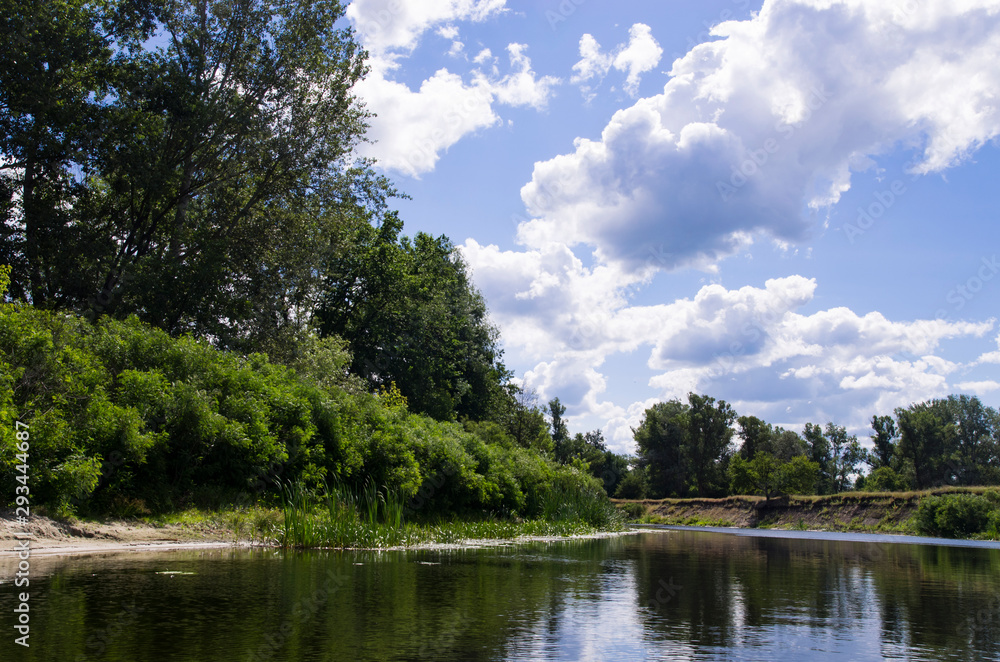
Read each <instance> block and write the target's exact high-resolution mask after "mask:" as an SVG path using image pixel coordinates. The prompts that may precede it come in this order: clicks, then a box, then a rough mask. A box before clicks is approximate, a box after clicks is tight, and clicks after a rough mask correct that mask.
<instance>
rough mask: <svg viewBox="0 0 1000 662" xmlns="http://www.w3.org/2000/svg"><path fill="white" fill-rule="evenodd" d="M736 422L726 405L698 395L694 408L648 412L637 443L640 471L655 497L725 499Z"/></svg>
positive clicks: (660, 407) (663, 406)
mask: <svg viewBox="0 0 1000 662" xmlns="http://www.w3.org/2000/svg"><path fill="white" fill-rule="evenodd" d="M735 420H736V413H735V412H734V411H733V410H732V408H731V407H730V406H729V405H728V404H727V403H726V402H725V401H721V400H720V401H719V402H718V403H716V401H715V399H713V398H710V397H707V396H701V395H696V394H694V393H691V394H689V395H688V404H683V403H681V402H680V401H678V400H671V401H670V402H661V403H657V404H655V405H653V406H652V407H650V408H649V409H647V410H646V412H645V414H644V415H643V420H642V422H641V423H640V424H639V427H638V428H637V429H636V430H635V441H636V445H637V447H638V455H639V461H638V465H639V467H640V468H643V469H645V470H646V471H647V476H648V479H649V486H650V490H651V492H652V494H654V495H658V496H688V495H691V494H697V495H698V496H717V495H721V494H724V493H725V491H726V482H727V481H726V467H727V466H728V463H729V458H730V457H731V455H732V452H733V450H732V448H731V445H730V442H731V440H732V436H733V431H732V428H731V427H730V426H731V425H732V423H733V422H734V421H735Z"/></svg>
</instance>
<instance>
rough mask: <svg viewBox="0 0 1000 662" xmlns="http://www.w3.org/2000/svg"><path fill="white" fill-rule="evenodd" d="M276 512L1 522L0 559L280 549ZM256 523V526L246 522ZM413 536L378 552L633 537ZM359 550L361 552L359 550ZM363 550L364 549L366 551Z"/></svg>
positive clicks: (468, 526) (576, 529) (530, 531)
mask: <svg viewBox="0 0 1000 662" xmlns="http://www.w3.org/2000/svg"><path fill="white" fill-rule="evenodd" d="M279 515H280V511H267V510H261V511H260V512H258V513H257V514H256V517H253V516H251V517H240V516H235V515H234V514H233V513H201V512H193V511H192V512H187V513H179V514H176V515H174V516H173V517H171V518H170V519H169V520H161V521H158V522H148V521H142V520H128V521H120V520H108V521H84V520H56V519H52V518H49V517H45V516H38V515H35V516H32V517H31V518H30V519H29V520H28V523H27V524H25V525H21V524H18V523H17V522H16V521H15V520H14V519H13V518H12V517H9V516H0V559H4V558H9V557H12V556H15V555H16V551H15V550H16V547H17V541H18V540H19V539H21V536H19V534H22V533H28V534H30V537H29V538H28V539H30V540H31V554H32V556H66V555H75V554H96V553H108V552H126V551H136V552H150V551H167V550H182V549H215V548H225V547H251V546H252V547H279V545H278V544H277V542H276V541H274V540H268V539H267V537H266V535H264V534H262V532H261V528H262V525H263V524H265V523H266V522H268V521H275V520H276V519H277V517H278V516H279ZM250 520H255V521H250ZM408 528H409V530H410V531H411V532H412V531H413V530H414V529H416V531H417V532H418V533H417V534H415V535H409V536H407V539H408V540H410V541H412V542H409V543H408V544H402V545H388V546H382V547H378V549H383V550H393V549H444V548H459V547H485V546H495V545H504V544H512V543H519V542H557V541H560V540H580V539H590V538H602V537H607V536H615V535H624V534H630V533H634V531H631V530H609V531H601V530H594V529H593V528H592V527H586V526H582V525H579V524H572V523H559V524H556V523H540V522H499V521H492V522H491V521H486V522H465V521H455V522H450V523H448V522H446V523H443V524H437V525H434V526H424V527H414V526H413V525H408ZM359 549H361V548H359ZM365 549H367V548H365Z"/></svg>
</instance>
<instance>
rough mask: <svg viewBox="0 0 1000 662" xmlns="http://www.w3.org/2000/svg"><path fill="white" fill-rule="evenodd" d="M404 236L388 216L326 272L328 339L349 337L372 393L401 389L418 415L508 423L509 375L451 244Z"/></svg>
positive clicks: (338, 254)
mask: <svg viewBox="0 0 1000 662" xmlns="http://www.w3.org/2000/svg"><path fill="white" fill-rule="evenodd" d="M400 229H401V224H400V223H399V221H398V219H396V218H395V217H394V216H392V215H389V216H387V217H386V218H384V220H383V221H382V224H381V225H380V226H378V227H375V226H373V225H371V224H369V223H368V222H367V221H365V220H362V221H360V222H358V223H356V224H354V226H353V229H351V230H349V231H347V232H346V234H347V235H348V236H346V237H344V238H342V247H340V248H338V249H337V250H336V251H335V252H334V253H333V254H332V255H331V256H330V259H329V260H328V262H327V264H326V277H325V284H324V286H323V296H322V298H321V301H320V303H319V306H318V309H317V312H316V315H315V320H316V324H317V326H318V328H319V330H320V332H321V334H323V335H324V336H329V335H336V336H340V337H342V338H344V339H345V340H346V341H347V342H348V344H349V346H350V348H351V351H352V353H353V355H354V359H353V362H352V371H353V372H355V373H356V374H358V375H360V376H361V377H363V378H364V379H365V380H366V381H367V382H368V383H369V384H370V385H371V387H372V388H373V389H376V388H378V387H379V386H381V385H383V384H388V383H389V382H395V383H396V385H397V386H398V387H399V389H400V391H402V393H403V395H405V396H406V398H407V400H408V401H409V403H410V408H411V409H412V410H413V411H417V412H421V413H426V414H428V415H430V416H433V417H434V418H437V419H439V420H447V419H454V418H462V417H468V418H472V419H474V420H492V421H495V422H502V421H503V420H504V418H505V417H506V416H509V415H510V412H511V409H512V408H514V407H515V404H514V403H512V402H511V398H512V397H513V396H512V394H511V392H510V390H509V384H508V382H509V378H510V376H511V373H510V372H509V371H508V370H507V368H506V367H505V366H504V365H503V362H502V350H501V349H500V347H499V331H498V330H497V329H496V327H495V326H493V325H492V324H491V323H490V321H489V315H488V311H487V308H486V302H485V300H484V299H483V297H482V295H481V294H480V293H479V292H478V291H477V290H476V289H475V287H474V286H473V284H472V282H471V280H470V278H469V275H468V270H467V267H466V265H465V263H464V261H463V260H462V259H461V256H460V255H459V253H458V252H457V251H456V249H455V246H454V245H453V244H452V243H451V241H450V240H449V239H448V238H447V237H444V236H441V237H431V236H430V235H427V234H424V233H418V234H417V235H416V236H415V237H414V238H413V239H412V240H410V239H409V238H407V237H399V230H400Z"/></svg>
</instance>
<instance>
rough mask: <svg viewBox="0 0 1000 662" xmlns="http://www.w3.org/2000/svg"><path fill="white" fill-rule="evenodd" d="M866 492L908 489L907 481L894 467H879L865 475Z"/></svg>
mask: <svg viewBox="0 0 1000 662" xmlns="http://www.w3.org/2000/svg"><path fill="white" fill-rule="evenodd" d="M864 489H865V491H866V492H898V491H900V490H904V489H906V481H905V480H903V478H902V476H900V475H899V474H898V473H896V471H895V469H893V468H892V467H879V468H878V469H876V470H875V471H873V472H871V473H870V474H869V475H868V476H866V477H865V484H864Z"/></svg>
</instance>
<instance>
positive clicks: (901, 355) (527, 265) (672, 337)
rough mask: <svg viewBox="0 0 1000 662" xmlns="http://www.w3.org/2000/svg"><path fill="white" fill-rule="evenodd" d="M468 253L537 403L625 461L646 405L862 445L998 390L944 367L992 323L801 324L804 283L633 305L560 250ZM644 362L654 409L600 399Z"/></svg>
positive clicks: (711, 289) (794, 280)
mask: <svg viewBox="0 0 1000 662" xmlns="http://www.w3.org/2000/svg"><path fill="white" fill-rule="evenodd" d="M463 253H464V254H465V257H466V258H467V259H468V261H469V263H470V264H471V265H473V267H474V276H475V280H476V283H477V284H478V285H479V286H480V287H481V288H482V289H483V291H484V293H485V294H486V295H487V298H488V299H489V301H490V305H491V310H492V312H493V314H494V315H495V316H496V318H497V319H498V320H499V321H500V322H501V324H502V325H503V332H504V333H503V335H504V339H505V342H506V344H507V347H508V349H509V350H511V351H513V352H514V353H516V354H517V355H518V357H519V358H520V359H521V360H524V361H528V362H531V361H534V362H536V363H535V367H534V368H533V369H531V370H529V371H527V372H526V374H525V380H526V381H527V382H528V383H529V385H530V386H532V387H533V388H535V389H537V390H538V392H539V394H540V395H541V396H542V397H543V399H548V398H551V397H553V396H559V397H560V399H561V400H563V401H564V403H565V404H566V405H567V406H568V413H569V415H570V420H571V421H573V420H577V421H586V422H587V424H588V425H597V426H601V427H604V428H605V432H606V433H607V436H608V437H609V439H610V440H611V441H612V443H613V445H614V447H616V448H618V449H621V450H631V448H632V444H631V429H630V427H632V426H635V425H637V424H638V422H639V420H640V418H641V416H642V412H643V410H644V409H645V408H646V407H647V406H649V404H651V403H652V402H655V401H657V400H662V399H669V398H682V399H683V398H684V397H685V396H686V394H687V393H688V392H690V391H695V392H701V393H710V394H712V395H714V396H716V397H719V398H723V399H726V400H728V401H730V402H732V403H733V404H734V405H735V406H736V408H737V410H738V411H740V412H741V413H753V414H755V415H758V416H761V417H764V418H765V419H766V420H768V421H771V422H773V423H775V424H779V425H786V426H797V425H801V423H803V422H805V421H806V420H812V421H813V422H817V423H826V422H827V421H830V420H834V421H837V422H838V423H841V424H845V425H848V426H849V427H852V428H854V429H855V430H856V431H862V432H863V428H864V425H865V421H866V420H868V418H870V417H871V416H872V415H873V414H876V413H878V414H884V413H891V412H892V410H893V409H894V408H895V407H898V406H903V405H907V404H910V403H912V402H918V401H922V400H925V399H928V398H933V397H942V396H945V395H947V394H948V393H950V392H953V391H954V390H956V389H959V390H967V391H972V392H987V391H989V390H991V389H992V388H993V384H992V383H990V382H988V381H982V382H973V381H968V380H962V379H960V378H961V376H962V375H963V374H965V372H966V370H967V369H968V368H970V367H971V366H973V365H975V362H973V363H972V364H969V365H963V364H960V363H956V362H953V361H950V360H948V359H946V358H943V356H942V355H941V350H942V343H944V342H945V341H948V340H950V339H955V338H982V337H984V336H985V334H987V333H989V332H990V331H991V330H992V329H994V327H995V322H994V321H993V320H989V321H985V322H965V321H954V322H953V321H945V320H939V319H930V320H913V321H894V320H890V319H887V318H886V317H885V316H883V315H882V314H880V313H878V312H868V313H866V314H858V313H855V312H854V311H852V310H850V309H847V308H843V307H837V308H830V309H826V310H818V311H815V312H812V313H809V314H804V313H802V312H801V311H802V310H803V309H806V308H808V307H809V306H810V305H811V304H812V303H813V302H814V300H815V294H816V289H817V287H818V284H817V282H816V281H815V280H814V279H807V278H804V277H802V276H789V277H785V278H776V279H772V280H768V281H767V282H766V283H765V285H764V286H763V287H751V286H746V287H741V288H738V289H727V288H725V287H723V286H722V285H718V284H709V285H705V286H702V287H701V288H700V289H699V290H698V291H697V293H695V295H694V296H693V297H691V298H682V299H677V300H674V301H672V302H671V303H664V304H660V305H645V306H640V305H632V304H630V303H629V301H628V299H627V297H626V296H625V295H624V293H623V291H622V289H621V286H622V284H625V283H629V282H630V276H629V275H628V274H625V273H622V272H619V271H617V270H616V269H615V268H614V267H613V266H607V265H597V266H593V267H589V268H588V267H585V266H584V265H583V263H582V262H581V261H580V260H579V259H578V258H577V257H576V256H574V255H573V253H572V251H570V250H569V249H568V248H567V247H565V246H561V245H558V244H550V245H549V246H547V247H546V248H545V249H542V250H538V251H503V250H500V249H499V248H498V247H496V246H492V245H491V246H483V245H480V244H479V243H477V242H475V241H474V240H469V241H467V242H466V244H465V245H464V246H463ZM631 282H635V281H631ZM636 351H639V352H646V354H645V357H646V370H645V372H644V373H642V374H644V375H645V376H644V377H642V378H643V380H644V382H646V383H647V385H648V386H649V387H651V389H652V392H653V393H655V396H654V397H651V398H649V399H646V400H643V401H639V402H633V403H631V404H629V405H623V404H621V403H612V402H609V401H607V400H605V399H604V396H603V394H604V392H605V390H606V388H607V386H608V380H607V378H606V376H605V374H604V372H606V371H607V369H608V368H607V366H606V362H608V361H617V360H620V357H622V356H623V355H625V354H628V353H631V352H636ZM991 358H992V355H991V354H987V355H984V356H983V357H982V358H981V359H980V361H988V360H989V359H991ZM602 371H603V372H602Z"/></svg>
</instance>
